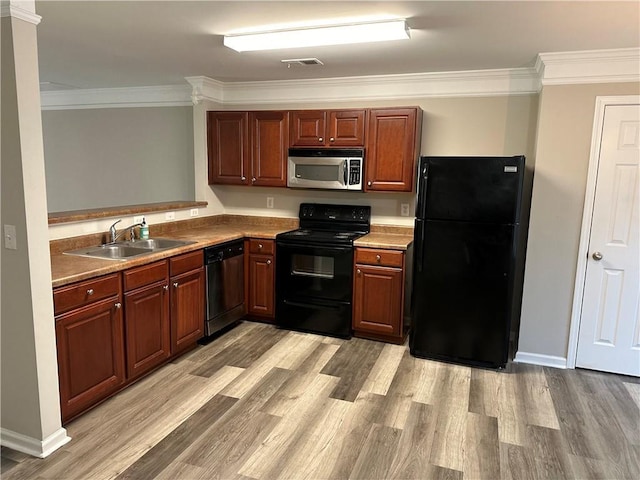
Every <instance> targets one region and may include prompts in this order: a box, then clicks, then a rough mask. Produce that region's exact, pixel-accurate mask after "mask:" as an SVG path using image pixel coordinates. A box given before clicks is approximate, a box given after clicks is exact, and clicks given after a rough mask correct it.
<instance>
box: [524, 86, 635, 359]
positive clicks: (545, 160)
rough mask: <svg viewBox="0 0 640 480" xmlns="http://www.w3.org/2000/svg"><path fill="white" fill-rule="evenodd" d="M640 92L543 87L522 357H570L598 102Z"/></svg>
mask: <svg viewBox="0 0 640 480" xmlns="http://www.w3.org/2000/svg"><path fill="white" fill-rule="evenodd" d="M638 93H640V84H638V83H614V84H592V85H551V86H545V87H544V88H543V89H542V94H541V98H540V112H539V115H538V138H537V143H536V171H535V176H534V183H533V198H532V205H531V220H530V225H529V243H528V247H527V265H526V271H525V282H524V294H523V304H522V320H521V327H520V344H519V350H520V351H521V352H526V353H536V354H541V355H551V356H557V357H563V358H564V357H566V356H567V348H568V340H569V327H570V323H571V306H572V301H573V289H574V284H575V278H576V265H577V261H578V246H579V243H580V229H581V223H582V211H583V208H584V195H585V191H586V185H587V170H588V166H589V151H590V147H591V135H592V131H593V117H594V112H595V101H596V97H597V96H602V95H637V94H638Z"/></svg>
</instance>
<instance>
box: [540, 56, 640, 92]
mask: <svg viewBox="0 0 640 480" xmlns="http://www.w3.org/2000/svg"><path fill="white" fill-rule="evenodd" d="M534 68H535V71H536V72H537V73H538V75H539V77H540V81H541V83H542V85H566V84H578V83H617V82H637V81H640V48H618V49H612V50H585V51H581V52H557V53H540V54H538V57H537V59H536V65H535V67H534Z"/></svg>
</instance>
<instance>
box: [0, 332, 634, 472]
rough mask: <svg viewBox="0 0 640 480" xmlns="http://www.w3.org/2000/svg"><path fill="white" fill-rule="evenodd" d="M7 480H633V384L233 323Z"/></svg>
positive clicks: (17, 462) (10, 461) (76, 424)
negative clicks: (463, 362) (479, 365)
mask: <svg viewBox="0 0 640 480" xmlns="http://www.w3.org/2000/svg"><path fill="white" fill-rule="evenodd" d="M66 428H67V430H68V432H69V435H70V436H71V437H72V441H71V442H70V443H68V444H67V445H65V446H64V447H62V448H61V449H59V450H58V451H56V452H54V453H53V454H51V455H50V456H49V457H47V458H45V459H36V458H32V457H29V456H27V455H24V454H21V453H19V452H16V451H13V450H11V449H9V448H6V447H3V448H2V449H1V450H0V456H1V457H2V464H1V469H2V472H1V475H2V479H3V480H21V479H25V480H26V479H28V480H33V479H41V480H53V479H55V480H76V479H77V480H93V479H116V478H117V479H119V480H124V479H134V480H138V479H139V480H148V479H167V480H169V479H170V480H181V479H185V480H195V479H207V480H210V479H225V480H226V479H237V480H272V479H296V480H298V479H300V480H303V479H308V480H321V479H327V480H329V479H331V480H334V479H345V480H346V479H367V480H369V479H398V480H409V479H416V480H425V479H450V480H462V479H463V478H464V479H488V480H497V479H502V480H534V479H535V480H537V479H554V480H556V479H563V478H567V479H634V480H637V479H638V478H640V380H638V379H636V378H632V377H626V376H621V375H613V374H607V373H601V372H593V371H586V370H579V369H578V370H559V369H553V368H548V367H538V366H532V365H523V364H509V365H508V367H507V369H506V370H504V371H499V372H496V371H490V370H481V369H476V368H471V367H467V366H460V365H453V364H446V363H440V362H435V361H430V360H424V359H417V358H414V357H412V356H410V355H409V352H408V348H407V346H406V345H400V346H398V345H387V344H384V343H380V342H374V341H369V340H364V339H359V338H354V339H351V340H349V341H347V340H342V339H335V338H330V337H322V336H319V335H313V334H306V333H300V332H288V331H285V330H278V329H276V328H275V327H273V326H271V325H266V324H260V323H252V322H242V323H240V324H239V325H238V326H237V327H235V328H233V329H232V330H230V331H228V332H226V333H224V334H222V335H221V336H220V337H219V338H217V339H216V340H214V341H213V342H211V343H209V344H208V345H202V346H199V347H198V348H196V349H194V350H193V351H191V352H189V353H187V354H185V355H184V356H183V357H181V358H180V359H178V360H176V361H174V362H171V363H169V364H167V365H165V366H163V367H162V368H160V369H158V370H157V371H156V372H154V373H153V374H151V375H149V376H148V377H147V378H145V379H143V380H141V381H140V382H138V383H136V384H135V385H132V386H131V387H130V388H128V389H126V390H124V391H122V392H120V393H119V394H118V395H115V396H114V397H113V398H111V399H109V400H108V401H106V402H104V403H103V404H101V405H99V406H97V407H96V408H94V409H93V410H91V411H89V412H87V413H85V414H84V415H83V416H81V417H80V418H78V419H77V420H74V421H73V422H71V423H70V424H68V425H66Z"/></svg>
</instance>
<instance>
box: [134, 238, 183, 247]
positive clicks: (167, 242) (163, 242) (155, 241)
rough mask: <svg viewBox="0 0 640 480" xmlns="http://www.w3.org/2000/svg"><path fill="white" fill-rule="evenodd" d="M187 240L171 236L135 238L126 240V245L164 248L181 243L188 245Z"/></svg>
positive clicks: (177, 245) (181, 244)
mask: <svg viewBox="0 0 640 480" xmlns="http://www.w3.org/2000/svg"><path fill="white" fill-rule="evenodd" d="M190 243H195V242H190V241H187V240H175V239H173V238H147V239H144V240H135V241H133V242H127V245H130V246H132V247H136V248H151V249H153V250H166V249H167V248H175V247H181V246H183V245H189V244H190Z"/></svg>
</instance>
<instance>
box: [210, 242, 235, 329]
mask: <svg viewBox="0 0 640 480" xmlns="http://www.w3.org/2000/svg"><path fill="white" fill-rule="evenodd" d="M204 263H205V266H206V269H207V320H206V324H205V335H207V336H209V335H213V334H214V333H216V332H218V331H220V330H222V329H223V328H225V327H226V326H228V325H231V324H232V323H234V322H236V321H238V320H239V319H241V318H242V317H243V316H244V313H245V310H244V242H243V241H242V240H236V241H233V242H228V243H224V244H222V245H216V246H215V247H209V248H205V250H204Z"/></svg>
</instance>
